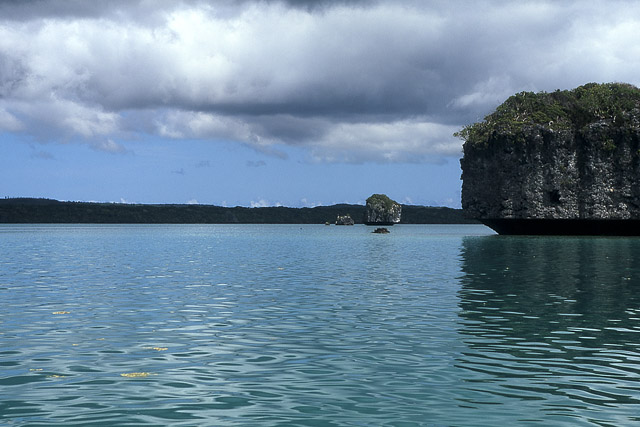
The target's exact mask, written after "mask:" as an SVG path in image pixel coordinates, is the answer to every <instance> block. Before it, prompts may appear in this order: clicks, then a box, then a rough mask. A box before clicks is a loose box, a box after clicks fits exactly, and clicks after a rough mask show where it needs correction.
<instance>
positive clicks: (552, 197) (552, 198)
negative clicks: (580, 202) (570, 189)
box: [547, 190, 560, 205]
mask: <svg viewBox="0 0 640 427" xmlns="http://www.w3.org/2000/svg"><path fill="white" fill-rule="evenodd" d="M547 194H548V195H549V202H550V203H551V204H553V205H559V204H560V191H558V190H551V191H549V192H548V193H547Z"/></svg>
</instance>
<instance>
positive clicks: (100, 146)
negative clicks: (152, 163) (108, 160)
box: [91, 139, 128, 154]
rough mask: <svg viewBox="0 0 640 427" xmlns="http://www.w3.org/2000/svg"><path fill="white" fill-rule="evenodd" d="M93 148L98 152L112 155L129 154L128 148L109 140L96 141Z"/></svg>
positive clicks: (92, 144) (92, 145)
mask: <svg viewBox="0 0 640 427" xmlns="http://www.w3.org/2000/svg"><path fill="white" fill-rule="evenodd" d="M91 148H93V149H94V150H97V151H104V152H107V153H112V154H123V153H126V152H128V150H127V149H126V147H125V146H124V145H122V144H118V143H117V142H115V141H113V140H111V139H108V140H106V141H94V142H92V143H91Z"/></svg>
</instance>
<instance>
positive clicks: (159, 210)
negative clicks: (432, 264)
mask: <svg viewBox="0 0 640 427" xmlns="http://www.w3.org/2000/svg"><path fill="white" fill-rule="evenodd" d="M365 213H366V206H362V205H351V204H338V205H331V206H316V207H313V208H290V207H284V206H278V207H260V208H247V207H242V206H236V207H222V206H213V205H179V204H165V205H152V204H122V203H93V202H61V201H58V200H52V199H37V198H5V199H0V223H13V224H19V223H23V224H26V223H43V224H46V223H56V224H64V223H67V224H72V223H87V224H89V223H95V224H324V223H327V222H328V223H330V224H333V223H334V222H335V220H336V218H337V217H338V215H347V214H348V215H350V216H351V217H352V218H353V220H354V221H355V223H356V224H362V223H363V221H364V217H365ZM400 223H401V224H466V223H476V221H474V220H471V219H468V218H465V217H464V215H463V213H462V210H461V209H454V208H448V207H429V206H415V205H403V206H402V219H401V222H400Z"/></svg>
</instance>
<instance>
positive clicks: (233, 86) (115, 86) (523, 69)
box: [0, 0, 640, 162]
mask: <svg viewBox="0 0 640 427" xmlns="http://www.w3.org/2000/svg"><path fill="white" fill-rule="evenodd" d="M639 24H640V6H639V5H637V4H636V3H635V2H631V1H614V2H611V1H609V2H604V1H595V2H589V3H588V4H587V3H585V2H577V1H576V2H551V1H531V2H508V1H501V0H494V1H490V0H486V1H474V2H471V1H462V2H446V1H434V2H421V1H417V0H394V1H390V0H388V1H383V0H380V1H374V2H365V1H346V0H344V1H339V0H334V1H330V0H326V1H295V0H289V1H286V0H255V1H250V0H245V1H239V2H238V1H235V2H234V1H231V0H228V1H225V0H221V1H217V2H207V1H198V0H183V1H180V2H175V1H168V0H163V1H154V2H151V1H146V0H139V1H125V0H112V1H105V2H87V1H80V0H71V1H67V0H65V1H63V0H27V1H20V2H17V1H4V2H0V129H2V130H5V131H9V132H28V133H31V134H33V135H36V136H38V137H40V138H41V139H44V138H47V137H48V138H50V139H56V140H60V139H64V140H68V139H82V140H86V141H87V142H88V143H89V144H90V145H91V146H92V147H93V148H96V149H100V150H103V151H109V152H123V151H124V150H125V148H124V145H126V144H124V145H123V144H116V143H113V142H112V141H114V140H120V141H122V140H124V139H126V138H125V137H126V135H127V134H131V133H132V132H133V133H135V132H142V133H152V134H153V133H155V134H157V135H161V136H163V137H169V138H176V139H180V138H203V139H211V140H232V141H237V142H239V143H242V144H247V145H250V146H252V147H254V148H256V149H257V150H260V151H263V152H271V153H273V154H275V155H280V156H283V154H282V152H281V151H279V150H278V149H277V146H278V145H279V144H293V145H302V146H306V147H308V149H309V152H310V153H312V155H313V156H315V157H317V158H318V159H324V160H328V161H382V162H388V161H434V156H436V157H437V156H441V155H457V154H458V153H459V150H460V142H459V141H457V140H456V139H455V138H454V137H453V136H452V133H453V132H454V131H455V130H457V129H459V128H460V126H462V125H464V124H467V123H469V122H472V121H475V120H478V119H481V118H482V117H483V116H484V115H485V114H487V113H488V112H490V111H491V109H493V108H495V106H496V105H498V104H499V103H500V102H501V101H503V100H504V99H505V98H506V97H507V96H509V95H510V94H512V93H514V92H517V91H521V90H554V89H556V88H568V87H574V86H577V85H579V84H583V83H586V82H589V81H628V82H630V83H633V84H637V83H638V77H637V76H638V75H640V73H639V71H640V59H637V58H640V54H639V53H640V52H638V49H639V48H638V47H637V46H639V45H640V43H638V40H637V38H638V36H637V28H638V25H639ZM96 141H98V142H96ZM104 141H107V142H106V143H105V142H104Z"/></svg>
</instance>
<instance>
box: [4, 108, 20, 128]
mask: <svg viewBox="0 0 640 427" xmlns="http://www.w3.org/2000/svg"><path fill="white" fill-rule="evenodd" d="M23 129H24V125H23V124H22V122H21V121H20V120H19V119H18V118H17V117H16V116H14V115H13V114H11V113H10V112H8V111H6V110H3V109H2V108H0V130H4V131H9V132H16V131H20V130H23Z"/></svg>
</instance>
